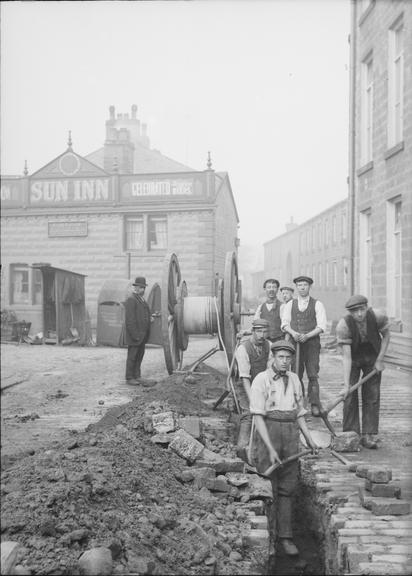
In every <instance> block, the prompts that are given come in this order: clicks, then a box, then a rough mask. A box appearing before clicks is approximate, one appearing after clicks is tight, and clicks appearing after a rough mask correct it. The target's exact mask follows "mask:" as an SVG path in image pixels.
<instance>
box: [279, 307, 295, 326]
mask: <svg viewBox="0 0 412 576" xmlns="http://www.w3.org/2000/svg"><path fill="white" fill-rule="evenodd" d="M292 302H293V300H289V302H287V303H286V304H285V305H284V307H283V309H282V318H281V322H282V324H281V328H282V330H283V331H285V328H286V327H287V326H288V327H289V326H290V319H291V315H292Z"/></svg>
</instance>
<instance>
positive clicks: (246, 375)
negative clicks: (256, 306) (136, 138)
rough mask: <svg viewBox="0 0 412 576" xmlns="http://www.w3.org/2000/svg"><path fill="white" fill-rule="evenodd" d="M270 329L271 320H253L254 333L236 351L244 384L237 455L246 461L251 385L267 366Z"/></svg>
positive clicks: (249, 428) (250, 423)
mask: <svg viewBox="0 0 412 576" xmlns="http://www.w3.org/2000/svg"><path fill="white" fill-rule="evenodd" d="M268 329H269V322H268V321H267V320H264V319H258V320H253V322H252V334H251V335H250V336H249V338H247V339H246V340H243V341H242V342H241V343H240V345H239V347H238V349H237V351H236V361H237V365H238V371H239V378H240V379H241V381H242V385H243V390H242V392H243V393H241V394H240V396H241V398H240V405H241V408H242V414H241V417H240V429H239V436H238V443H237V455H238V456H239V457H240V458H242V459H243V460H245V462H247V448H248V445H249V440H250V430H251V427H252V416H251V414H250V411H249V397H250V385H251V383H252V381H253V379H254V378H255V376H256V375H257V374H259V372H264V371H265V370H266V368H267V363H268V358H269V354H270V342H269V341H268V340H266V336H267V332H268Z"/></svg>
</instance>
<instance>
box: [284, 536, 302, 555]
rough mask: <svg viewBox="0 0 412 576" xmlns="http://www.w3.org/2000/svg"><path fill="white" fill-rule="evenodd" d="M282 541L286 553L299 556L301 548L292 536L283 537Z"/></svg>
mask: <svg viewBox="0 0 412 576" xmlns="http://www.w3.org/2000/svg"><path fill="white" fill-rule="evenodd" d="M280 542H281V544H282V547H283V550H284V552H285V554H287V555H288V556H297V555H298V554H299V550H298V549H297V548H296V546H295V543H294V542H293V540H292V539H291V538H281V540H280Z"/></svg>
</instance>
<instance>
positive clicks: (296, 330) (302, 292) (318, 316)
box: [282, 276, 326, 416]
mask: <svg viewBox="0 0 412 576" xmlns="http://www.w3.org/2000/svg"><path fill="white" fill-rule="evenodd" d="M293 282H294V283H295V285H296V290H297V293H298V297H297V298H294V299H293V300H290V301H289V302H288V303H287V304H285V307H284V308H283V312H282V330H283V331H284V332H286V333H287V334H289V335H290V336H291V337H292V338H293V340H294V341H295V342H296V346H297V347H299V350H298V351H297V352H299V353H297V356H299V360H298V359H296V363H297V364H298V366H296V371H297V373H298V375H299V379H300V380H301V382H302V378H303V373H304V371H305V369H306V374H307V377H308V380H309V384H308V400H309V403H310V405H311V411H312V415H313V416H320V411H321V404H320V398H319V381H318V374H319V355H320V337H319V335H320V334H321V333H322V332H325V330H326V311H325V307H324V305H323V304H322V302H320V301H319V300H315V298H312V296H310V294H309V292H310V288H311V286H312V284H313V280H312V278H310V277H309V276H298V277H297V278H295V279H294V280H293ZM302 387H303V384H302Z"/></svg>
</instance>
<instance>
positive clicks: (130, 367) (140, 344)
mask: <svg viewBox="0 0 412 576" xmlns="http://www.w3.org/2000/svg"><path fill="white" fill-rule="evenodd" d="M146 286H147V284H146V279H145V278H143V277H142V276H138V277H137V278H136V279H135V281H134V282H133V284H132V287H133V292H132V294H131V295H130V296H129V297H128V298H127V300H126V302H125V339H126V344H127V360H126V382H127V383H128V384H133V385H138V384H142V385H143V386H148V385H152V384H153V383H154V382H153V381H150V380H144V381H143V380H141V370H140V368H141V364H142V360H143V356H144V353H145V347H146V342H147V341H148V339H149V333H150V323H151V321H152V314H151V310H150V308H149V305H148V304H147V302H146V300H145V299H144V297H143V295H144V293H145V290H146Z"/></svg>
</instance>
